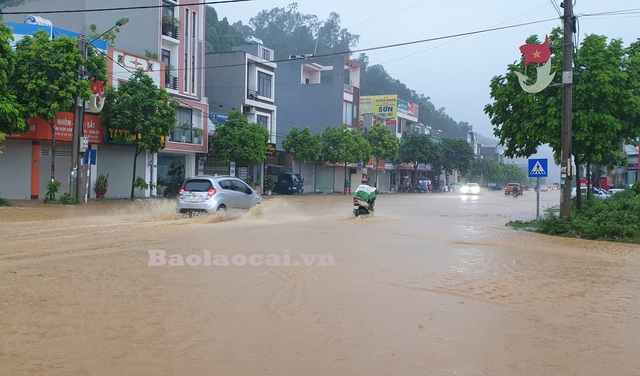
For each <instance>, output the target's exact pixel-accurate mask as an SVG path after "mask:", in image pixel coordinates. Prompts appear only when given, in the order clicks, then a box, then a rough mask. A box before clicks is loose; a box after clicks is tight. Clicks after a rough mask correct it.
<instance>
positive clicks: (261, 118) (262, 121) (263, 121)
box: [256, 115, 269, 129]
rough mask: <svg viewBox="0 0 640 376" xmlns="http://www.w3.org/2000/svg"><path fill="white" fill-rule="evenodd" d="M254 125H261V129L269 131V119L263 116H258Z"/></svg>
mask: <svg viewBox="0 0 640 376" xmlns="http://www.w3.org/2000/svg"><path fill="white" fill-rule="evenodd" d="M256 123H258V124H260V125H262V126H263V127H265V128H267V129H269V118H268V117H267V116H264V115H258V116H257V121H256Z"/></svg>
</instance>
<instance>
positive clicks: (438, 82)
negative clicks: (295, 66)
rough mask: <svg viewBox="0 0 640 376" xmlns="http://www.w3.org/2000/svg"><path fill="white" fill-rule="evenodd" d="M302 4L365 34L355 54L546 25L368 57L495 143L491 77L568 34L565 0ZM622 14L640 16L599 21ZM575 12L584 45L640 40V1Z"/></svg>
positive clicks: (250, 10) (243, 10) (255, 4)
mask: <svg viewBox="0 0 640 376" xmlns="http://www.w3.org/2000/svg"><path fill="white" fill-rule="evenodd" d="M293 2H294V1H293V0H254V1H247V2H241V3H230V4H216V5H214V8H215V9H216V11H217V12H218V17H219V19H223V18H224V17H227V19H228V21H229V22H230V23H234V22H236V21H242V22H243V23H245V24H247V23H248V22H249V19H250V18H251V17H252V16H254V15H256V14H257V13H258V12H259V11H261V10H263V9H268V10H270V9H273V8H276V7H278V8H286V7H287V6H288V5H289V4H291V3H293ZM297 3H298V11H299V12H300V13H303V14H314V15H316V16H318V18H319V19H320V20H322V21H324V20H326V19H327V18H328V17H329V14H330V13H331V12H336V13H338V14H339V15H340V19H341V26H342V27H343V28H346V29H348V31H349V32H351V33H353V34H357V35H360V41H359V43H358V45H357V46H356V47H355V48H354V49H367V48H376V47H382V46H388V45H393V44H398V43H405V42H411V41H420V40H426V39H433V38H443V37H448V36H451V35H456V34H463V33H471V32H476V31H482V30H486V29H492V28H499V27H507V26H512V25H518V24H524V23H532V22H537V21H542V22H539V23H535V24H531V25H527V26H519V27H513V28H507V29H504V30H498V31H490V32H485V33H477V34H472V35H468V36H464V37H457V38H450V39H442V40H437V41H430V42H424V43H418V44H414V45H409V46H402V47H393V48H384V49H380V50H373V51H366V52H365V53H366V54H367V56H369V61H370V63H371V64H381V65H382V66H384V68H385V69H386V71H387V72H388V73H389V74H390V75H391V76H392V77H393V78H395V79H398V80H400V81H401V82H402V83H404V84H406V85H407V87H409V88H410V89H413V90H415V91H416V92H417V93H419V94H424V95H426V96H428V97H430V98H431V102H432V103H433V104H434V105H435V106H436V108H442V107H444V108H445V112H446V113H447V114H448V115H449V116H451V117H452V118H453V119H454V120H455V121H466V122H469V123H470V124H472V125H473V127H474V130H475V131H476V132H479V133H482V134H483V135H485V136H490V137H493V133H492V126H491V123H490V122H489V119H488V117H487V116H486V114H485V113H484V112H483V108H484V106H485V105H486V104H487V103H489V102H490V100H491V99H490V97H489V82H490V80H491V78H492V77H493V76H495V75H500V74H504V73H505V72H506V69H507V65H508V64H511V63H513V62H515V61H517V60H519V59H520V56H521V54H520V50H519V47H520V45H522V44H524V41H525V40H526V38H527V37H529V36H530V35H532V34H537V35H538V36H539V37H540V39H541V40H544V36H545V35H546V34H549V33H550V31H551V29H552V28H554V27H560V26H561V23H560V20H559V13H558V12H560V13H562V12H563V9H562V8H560V1H559V0H533V1H516V0H466V1H465V0H462V1H451V0H396V1H393V2H391V1H381V0H320V1H311V0H299V1H297ZM554 4H555V6H554ZM621 10H636V11H637V12H638V13H636V14H626V15H595V14H599V13H603V12H611V11H621ZM574 13H575V14H576V15H577V16H579V24H578V27H579V29H578V33H577V38H578V39H579V41H581V40H582V39H583V37H584V35H586V34H601V35H606V36H608V37H610V38H621V39H622V40H623V42H624V45H625V46H628V45H629V44H630V43H631V42H633V41H635V40H637V39H638V38H639V37H640V28H639V27H638V26H637V25H638V21H640V2H638V1H637V0H608V1H604V0H577V1H575V2H574ZM267 47H268V46H267ZM301 53H308V51H301ZM354 56H357V54H356V55H354ZM365 94H366V93H365ZM389 94H392V93H389Z"/></svg>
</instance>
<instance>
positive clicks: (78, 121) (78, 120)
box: [70, 16, 129, 203]
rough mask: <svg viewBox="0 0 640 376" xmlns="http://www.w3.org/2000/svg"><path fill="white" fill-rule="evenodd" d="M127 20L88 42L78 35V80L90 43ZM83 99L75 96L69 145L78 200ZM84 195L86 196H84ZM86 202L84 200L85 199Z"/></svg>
mask: <svg viewBox="0 0 640 376" xmlns="http://www.w3.org/2000/svg"><path fill="white" fill-rule="evenodd" d="M127 22H129V17H126V16H125V17H120V18H118V19H117V20H116V22H115V25H114V26H112V27H111V28H109V29H108V30H107V31H105V32H104V33H102V34H100V35H98V36H97V37H95V38H93V39H92V40H91V41H90V42H89V43H87V42H86V40H85V38H84V35H83V34H80V35H78V49H79V50H80V52H81V53H82V61H83V64H82V65H81V66H80V71H79V72H78V81H82V80H84V79H85V77H84V75H85V73H84V71H85V67H84V61H86V60H87V55H88V51H87V49H88V48H89V45H91V44H92V43H93V42H95V41H96V40H98V39H100V38H101V37H103V36H104V35H105V34H107V33H108V32H110V31H111V30H113V29H115V28H116V27H119V26H123V25H126V24H127ZM84 110H85V108H84V99H82V98H81V97H80V96H78V97H77V98H76V107H75V111H74V124H73V143H72V146H71V187H70V188H71V196H72V197H75V198H76V200H78V201H79V200H80V198H79V197H80V163H81V161H82V157H83V154H84V152H85V148H84V147H82V148H81V147H80V142H81V140H82V138H83V137H84ZM85 197H86V196H85ZM85 203H86V200H85Z"/></svg>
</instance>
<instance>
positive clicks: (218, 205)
mask: <svg viewBox="0 0 640 376" xmlns="http://www.w3.org/2000/svg"><path fill="white" fill-rule="evenodd" d="M261 202H262V197H261V196H260V194H259V193H258V192H256V191H255V190H254V189H253V188H251V187H250V186H249V185H247V183H245V182H244V181H242V180H240V179H238V178H235V177H233V176H194V177H190V178H187V179H185V181H184V183H183V184H182V188H180V192H179V193H178V202H177V203H176V211H177V212H178V213H193V212H203V213H205V212H206V213H214V212H216V211H218V210H226V209H249V208H251V207H252V206H254V205H256V204H259V203H261Z"/></svg>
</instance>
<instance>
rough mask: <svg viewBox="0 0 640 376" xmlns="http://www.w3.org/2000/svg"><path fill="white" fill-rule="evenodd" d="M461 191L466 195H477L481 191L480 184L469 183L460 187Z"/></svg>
mask: <svg viewBox="0 0 640 376" xmlns="http://www.w3.org/2000/svg"><path fill="white" fill-rule="evenodd" d="M460 193H462V194H465V195H468V194H471V195H477V194H478V193H480V185H479V184H478V183H467V184H465V185H463V186H462V188H460Z"/></svg>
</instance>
